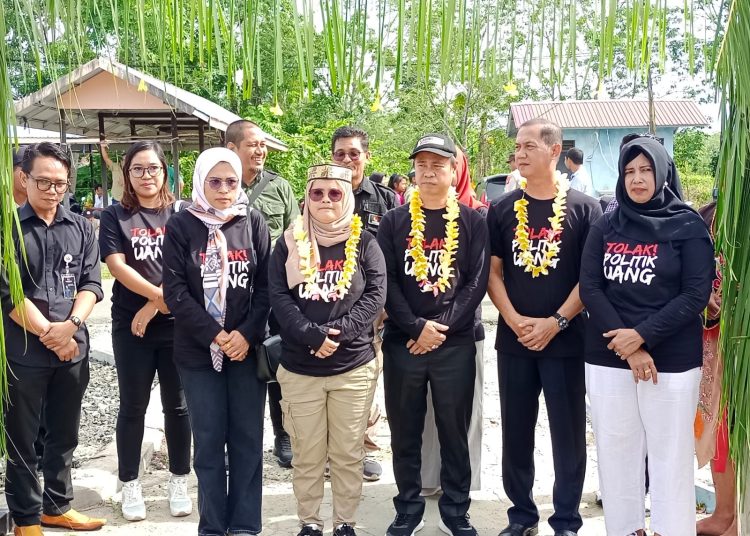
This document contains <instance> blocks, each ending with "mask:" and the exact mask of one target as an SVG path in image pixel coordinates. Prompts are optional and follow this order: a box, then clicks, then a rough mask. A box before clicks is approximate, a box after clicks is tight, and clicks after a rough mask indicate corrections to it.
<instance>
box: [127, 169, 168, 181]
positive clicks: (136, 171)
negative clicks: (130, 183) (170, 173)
mask: <svg viewBox="0 0 750 536" xmlns="http://www.w3.org/2000/svg"><path fill="white" fill-rule="evenodd" d="M163 170H164V168H163V167H161V166H148V167H141V166H134V167H132V168H130V175H131V176H132V177H135V178H136V179H140V178H141V177H143V174H144V173H146V172H148V175H149V177H156V175H157V174H158V173H160V172H161V171H163Z"/></svg>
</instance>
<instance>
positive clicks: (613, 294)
mask: <svg viewBox="0 0 750 536" xmlns="http://www.w3.org/2000/svg"><path fill="white" fill-rule="evenodd" d="M677 192H681V188H680V182H679V176H678V175H677V169H676V168H675V166H674V163H673V161H672V159H671V158H670V157H669V155H668V154H667V152H666V150H665V149H664V147H663V146H662V145H660V144H659V143H658V142H657V141H655V140H652V139H650V138H638V139H635V140H633V141H631V142H629V143H627V144H626V145H624V146H623V147H622V150H621V152H620V162H619V177H618V181H617V188H616V197H617V201H618V203H619V206H618V208H617V209H615V210H614V211H613V212H611V213H609V214H606V215H605V216H603V217H602V218H601V219H599V221H598V222H597V223H596V224H594V225H593V226H592V228H591V230H590V232H589V236H588V239H587V241H586V246H585V248H584V252H583V258H582V261H581V278H580V293H581V299H582V300H583V303H584V305H585V306H586V308H587V309H588V312H589V314H590V317H591V320H590V321H589V322H588V324H587V333H586V352H585V358H586V389H587V391H588V395H589V398H590V400H591V414H592V421H593V427H594V434H595V435H596V442H597V454H598V459H599V481H600V486H601V490H602V496H603V498H604V520H605V524H606V527H607V534H608V535H612V536H625V535H629V534H639V535H642V534H644V530H645V508H644V490H645V482H644V479H645V459H646V456H648V470H649V474H650V477H651V478H650V480H651V485H650V492H651V527H650V528H651V530H652V531H654V533H655V534H656V535H661V536H672V535H683V534H685V535H687V534H695V491H694V485H693V447H694V440H693V419H694V417H695V408H696V405H697V401H698V385H699V383H700V377H701V373H700V366H701V363H702V342H701V333H702V322H701V312H702V311H703V309H704V308H705V307H706V304H707V303H708V298H709V296H710V294H711V284H712V274H713V270H712V268H713V265H714V255H713V245H712V243H711V238H710V235H709V232H708V228H707V227H706V224H705V223H704V222H703V219H702V218H701V217H700V216H699V215H698V213H697V212H695V211H694V210H693V209H691V208H690V207H689V206H687V205H686V204H685V203H684V202H683V201H682V199H681V197H680V195H679V194H678V193H677Z"/></svg>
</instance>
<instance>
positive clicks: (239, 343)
mask: <svg viewBox="0 0 750 536" xmlns="http://www.w3.org/2000/svg"><path fill="white" fill-rule="evenodd" d="M221 351H222V352H224V353H225V354H226V356H227V357H228V358H229V360H230V361H243V360H244V359H245V358H246V357H247V353H248V352H249V351H250V344H249V343H248V342H247V339H245V337H244V336H243V335H242V333H240V332H239V331H237V330H234V331H232V332H231V333H230V334H229V335H228V336H227V339H226V341H225V342H224V344H222V345H221Z"/></svg>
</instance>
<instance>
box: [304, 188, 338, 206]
mask: <svg viewBox="0 0 750 536" xmlns="http://www.w3.org/2000/svg"><path fill="white" fill-rule="evenodd" d="M326 194H328V199H330V200H331V203H337V202H338V201H341V200H342V199H343V198H344V192H342V191H341V190H336V189H331V190H328V191H327V192H326V190H324V189H323V188H313V189H312V190H310V201H315V202H318V201H322V200H323V198H324V197H325V196H326Z"/></svg>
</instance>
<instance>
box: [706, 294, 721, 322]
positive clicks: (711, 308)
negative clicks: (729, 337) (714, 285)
mask: <svg viewBox="0 0 750 536" xmlns="http://www.w3.org/2000/svg"><path fill="white" fill-rule="evenodd" d="M706 309H707V310H706V313H707V314H708V318H709V320H716V319H717V318H719V315H720V314H721V293H720V292H717V291H715V290H714V291H713V292H712V293H711V297H710V298H708V307H707V308H706Z"/></svg>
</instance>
